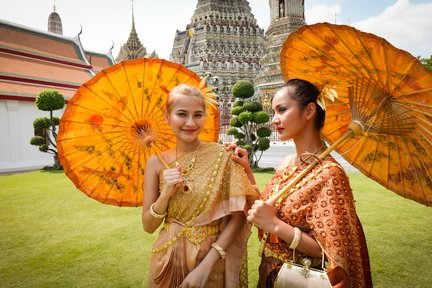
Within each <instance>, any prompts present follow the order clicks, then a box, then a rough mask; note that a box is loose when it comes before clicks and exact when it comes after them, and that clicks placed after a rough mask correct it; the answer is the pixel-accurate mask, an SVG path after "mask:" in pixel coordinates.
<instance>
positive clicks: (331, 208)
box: [258, 157, 372, 288]
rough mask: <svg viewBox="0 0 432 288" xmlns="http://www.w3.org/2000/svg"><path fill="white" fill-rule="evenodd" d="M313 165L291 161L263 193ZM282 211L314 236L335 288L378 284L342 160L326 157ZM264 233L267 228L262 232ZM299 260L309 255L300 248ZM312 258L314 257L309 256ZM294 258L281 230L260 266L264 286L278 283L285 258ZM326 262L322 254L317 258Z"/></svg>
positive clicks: (263, 196) (283, 217) (268, 244)
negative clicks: (372, 273) (296, 165)
mask: <svg viewBox="0 0 432 288" xmlns="http://www.w3.org/2000/svg"><path fill="white" fill-rule="evenodd" d="M306 166H307V165H306V164H305V163H302V164H300V165H299V166H298V167H295V166H294V163H290V165H288V166H287V167H285V168H284V169H282V170H279V171H277V172H276V173H275V175H274V176H273V178H272V179H271V181H270V182H269V183H268V184H267V186H266V187H265V189H264V191H263V192H262V194H261V199H263V200H267V199H268V198H269V197H271V195H273V194H275V190H277V189H278V188H276V187H278V186H279V190H280V189H282V188H283V187H284V186H286V185H287V184H288V183H289V182H290V181H291V180H292V179H293V178H294V177H296V176H297V175H298V174H299V173H300V172H301V171H302V170H303V169H304V168H305V167H306ZM277 207H278V212H277V216H278V218H280V219H281V220H283V221H284V222H286V223H289V224H290V225H292V226H293V227H298V228H299V229H300V230H302V232H305V233H308V234H309V235H310V236H312V237H314V238H315V239H316V240H317V241H318V243H319V244H320V246H321V247H322V249H323V250H324V252H325V255H326V258H327V261H328V262H329V264H330V267H329V269H328V275H329V280H330V282H331V284H332V285H334V286H335V287H352V288H356V287H372V279H371V274H370V265H369V256H368V253H367V247H366V241H365V237H364V233H363V230H362V227H361V224H360V221H359V220H358V217H357V214H356V210H355V206H354V197H353V194H352V190H351V188H350V185H349V182H348V178H347V176H346V174H345V172H344V170H343V169H342V167H340V165H339V164H337V162H336V161H335V160H334V159H333V158H332V157H326V158H325V159H324V160H322V161H321V162H320V163H319V164H317V165H316V166H315V167H314V168H313V169H312V170H311V172H309V173H308V174H306V176H305V177H303V179H302V180H300V182H299V183H298V184H297V185H296V186H295V189H292V193H291V194H289V195H288V196H286V197H285V198H282V200H281V201H280V202H279V203H278V204H277ZM260 234H261V235H262V231H260ZM295 256H296V259H295V261H296V262H297V263H299V262H300V259H303V257H305V255H304V254H302V253H300V252H299V251H296V253H295ZM309 258H310V257H309ZM292 259H293V250H292V249H289V243H286V242H284V241H283V240H282V239H279V238H278V237H277V236H275V235H271V234H270V236H269V237H268V238H267V242H266V244H265V246H264V251H263V255H262V259H261V265H260V267H259V273H260V278H259V283H258V287H273V283H274V281H275V278H276V276H277V273H278V271H279V269H280V267H281V265H282V264H283V262H290V261H292ZM311 260H312V266H314V263H315V267H316V268H320V267H321V259H311Z"/></svg>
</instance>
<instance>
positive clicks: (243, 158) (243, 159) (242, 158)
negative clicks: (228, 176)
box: [224, 143, 250, 169]
mask: <svg viewBox="0 0 432 288" xmlns="http://www.w3.org/2000/svg"><path fill="white" fill-rule="evenodd" d="M224 146H225V147H226V150H227V151H232V152H233V155H231V159H233V160H234V161H235V162H237V163H239V164H240V165H241V166H242V167H243V168H244V169H250V166H249V157H248V156H249V155H248V151H247V150H246V149H243V148H240V147H238V146H237V145H236V144H234V143H224Z"/></svg>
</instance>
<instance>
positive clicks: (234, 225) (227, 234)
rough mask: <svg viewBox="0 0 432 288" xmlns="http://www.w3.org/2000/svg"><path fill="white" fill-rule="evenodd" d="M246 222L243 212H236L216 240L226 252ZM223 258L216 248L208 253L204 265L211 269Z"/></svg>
mask: <svg viewBox="0 0 432 288" xmlns="http://www.w3.org/2000/svg"><path fill="white" fill-rule="evenodd" d="M245 221H246V217H245V215H244V214H243V212H240V211H239V212H234V213H233V214H232V215H231V216H230V219H229V221H228V223H227V224H226V225H225V227H224V229H223V231H222V232H221V234H220V235H219V237H218V239H217V240H216V242H215V243H216V244H217V245H218V246H220V247H221V248H222V249H223V250H224V251H226V250H227V249H228V248H229V246H230V245H231V243H232V242H233V241H234V239H235V238H236V237H237V235H238V232H239V231H240V230H241V229H242V227H243V225H244V223H245ZM219 258H221V256H220V254H219V253H218V251H217V250H216V249H215V248H213V247H212V248H211V249H210V250H209V253H207V255H206V257H205V258H204V260H203V262H202V263H203V264H207V265H209V266H210V267H213V265H214V264H215V263H216V261H217V260H218V259H219Z"/></svg>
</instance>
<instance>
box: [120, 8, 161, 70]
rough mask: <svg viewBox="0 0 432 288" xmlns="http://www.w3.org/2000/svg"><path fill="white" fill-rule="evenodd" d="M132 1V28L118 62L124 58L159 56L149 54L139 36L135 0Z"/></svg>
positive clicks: (121, 49)
mask: <svg viewBox="0 0 432 288" xmlns="http://www.w3.org/2000/svg"><path fill="white" fill-rule="evenodd" d="M131 2H132V28H131V32H130V34H129V38H128V40H127V42H126V43H125V44H124V45H123V46H121V47H120V52H119V55H118V56H117V58H116V62H120V61H123V60H132V59H137V58H158V57H157V55H155V57H152V56H151V55H148V54H147V49H146V48H145V47H144V46H143V44H142V43H141V41H140V40H139V38H138V33H137V32H136V29H135V15H134V7H133V0H132V1H131Z"/></svg>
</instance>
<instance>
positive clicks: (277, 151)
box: [259, 142, 358, 172]
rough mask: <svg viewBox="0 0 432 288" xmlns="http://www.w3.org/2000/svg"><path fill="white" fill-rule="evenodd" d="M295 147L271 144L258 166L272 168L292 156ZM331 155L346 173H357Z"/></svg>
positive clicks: (350, 166)
mask: <svg viewBox="0 0 432 288" xmlns="http://www.w3.org/2000/svg"><path fill="white" fill-rule="evenodd" d="M294 153H295V147H294V144H293V143H289V142H288V143H276V144H273V143H272V144H271V145H270V148H269V149H268V150H267V151H264V153H263V156H262V157H261V160H260V161H259V166H260V167H262V168H264V167H273V168H276V166H277V165H278V164H279V162H280V161H281V160H282V159H283V158H284V157H285V156H286V155H288V154H294ZM331 155H332V156H333V157H334V158H335V159H336V161H338V162H339V163H340V164H341V165H342V166H343V167H344V169H345V171H347V172H358V170H357V169H356V168H355V167H353V166H352V165H351V164H350V163H348V161H346V160H345V159H344V158H343V157H342V156H340V155H339V154H337V153H336V152H332V153H331Z"/></svg>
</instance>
